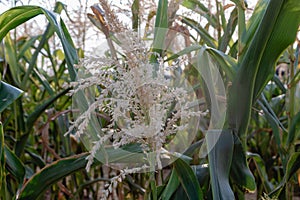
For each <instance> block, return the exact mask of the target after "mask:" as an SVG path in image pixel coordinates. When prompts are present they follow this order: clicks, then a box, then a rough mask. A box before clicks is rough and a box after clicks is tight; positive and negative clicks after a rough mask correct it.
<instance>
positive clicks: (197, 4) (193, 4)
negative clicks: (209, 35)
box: [181, 0, 217, 28]
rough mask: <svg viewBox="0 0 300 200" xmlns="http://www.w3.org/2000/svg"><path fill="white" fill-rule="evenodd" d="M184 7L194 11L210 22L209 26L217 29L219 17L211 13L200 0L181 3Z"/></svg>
mask: <svg viewBox="0 0 300 200" xmlns="http://www.w3.org/2000/svg"><path fill="white" fill-rule="evenodd" d="M181 5H182V6H184V7H186V8H188V9H191V10H193V11H194V12H196V13H198V14H200V15H201V16H203V17H205V19H206V20H207V21H208V22H209V24H210V25H211V26H212V27H214V28H217V16H216V15H214V14H213V13H211V12H210V9H209V8H207V7H206V6H205V5H204V4H203V3H201V1H198V0H184V1H183V2H182V3H181ZM195 8H197V9H195Z"/></svg>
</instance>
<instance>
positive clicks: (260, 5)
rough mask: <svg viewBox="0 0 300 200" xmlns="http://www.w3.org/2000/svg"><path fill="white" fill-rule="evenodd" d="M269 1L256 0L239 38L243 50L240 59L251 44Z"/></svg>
mask: <svg viewBox="0 0 300 200" xmlns="http://www.w3.org/2000/svg"><path fill="white" fill-rule="evenodd" d="M269 1H270V0H258V2H257V4H256V6H255V9H254V12H253V13H252V15H251V17H250V19H249V20H248V21H247V24H246V29H245V30H244V32H243V33H242V36H241V41H242V46H243V49H241V50H240V56H241V58H242V57H243V55H244V51H245V50H247V48H248V46H249V44H250V43H251V40H252V38H253V36H254V34H255V32H256V30H257V28H258V26H259V24H260V22H261V20H262V18H263V15H264V13H265V10H266V9H267V6H268V4H269Z"/></svg>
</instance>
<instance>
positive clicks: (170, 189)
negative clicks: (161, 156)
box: [161, 169, 180, 200]
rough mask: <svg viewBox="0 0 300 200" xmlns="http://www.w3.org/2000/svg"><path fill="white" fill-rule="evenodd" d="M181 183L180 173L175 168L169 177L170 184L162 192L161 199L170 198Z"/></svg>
mask: <svg viewBox="0 0 300 200" xmlns="http://www.w3.org/2000/svg"><path fill="white" fill-rule="evenodd" d="M179 185H180V182H179V179H178V175H177V172H176V170H175V169H173V170H172V173H171V176H170V178H169V181H168V184H167V186H166V188H165V189H164V191H163V192H162V195H161V199H162V200H169V199H170V198H171V197H172V195H173V193H174V192H175V191H176V190H177V188H178V186H179Z"/></svg>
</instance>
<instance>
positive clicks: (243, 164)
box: [230, 135, 256, 192]
mask: <svg viewBox="0 0 300 200" xmlns="http://www.w3.org/2000/svg"><path fill="white" fill-rule="evenodd" d="M233 138H234V151H233V159H232V166H231V172H230V177H231V178H232V179H233V181H234V182H235V184H237V185H238V186H239V187H241V189H243V190H246V191H248V192H254V191H255V189H256V183H255V178H254V176H253V174H252V172H251V171H250V169H249V167H248V164H247V160H246V156H245V151H244V150H243V146H242V143H241V141H240V140H239V138H238V137H237V136H236V135H233Z"/></svg>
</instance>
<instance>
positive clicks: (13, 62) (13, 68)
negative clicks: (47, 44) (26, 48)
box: [4, 35, 22, 89]
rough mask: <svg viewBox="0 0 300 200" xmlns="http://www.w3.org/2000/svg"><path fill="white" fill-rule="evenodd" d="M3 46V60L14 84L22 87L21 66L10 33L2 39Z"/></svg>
mask: <svg viewBox="0 0 300 200" xmlns="http://www.w3.org/2000/svg"><path fill="white" fill-rule="evenodd" d="M4 46H5V51H6V52H5V60H6V62H7V63H8V64H9V68H10V72H11V74H12V79H13V81H14V85H15V86H16V87H19V88H21V89H22V87H21V86H22V84H21V77H20V75H21V74H22V71H21V67H20V65H19V63H18V60H17V54H16V52H17V50H16V47H15V44H14V42H13V40H12V38H11V36H10V35H7V36H6V37H5V39H4Z"/></svg>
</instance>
